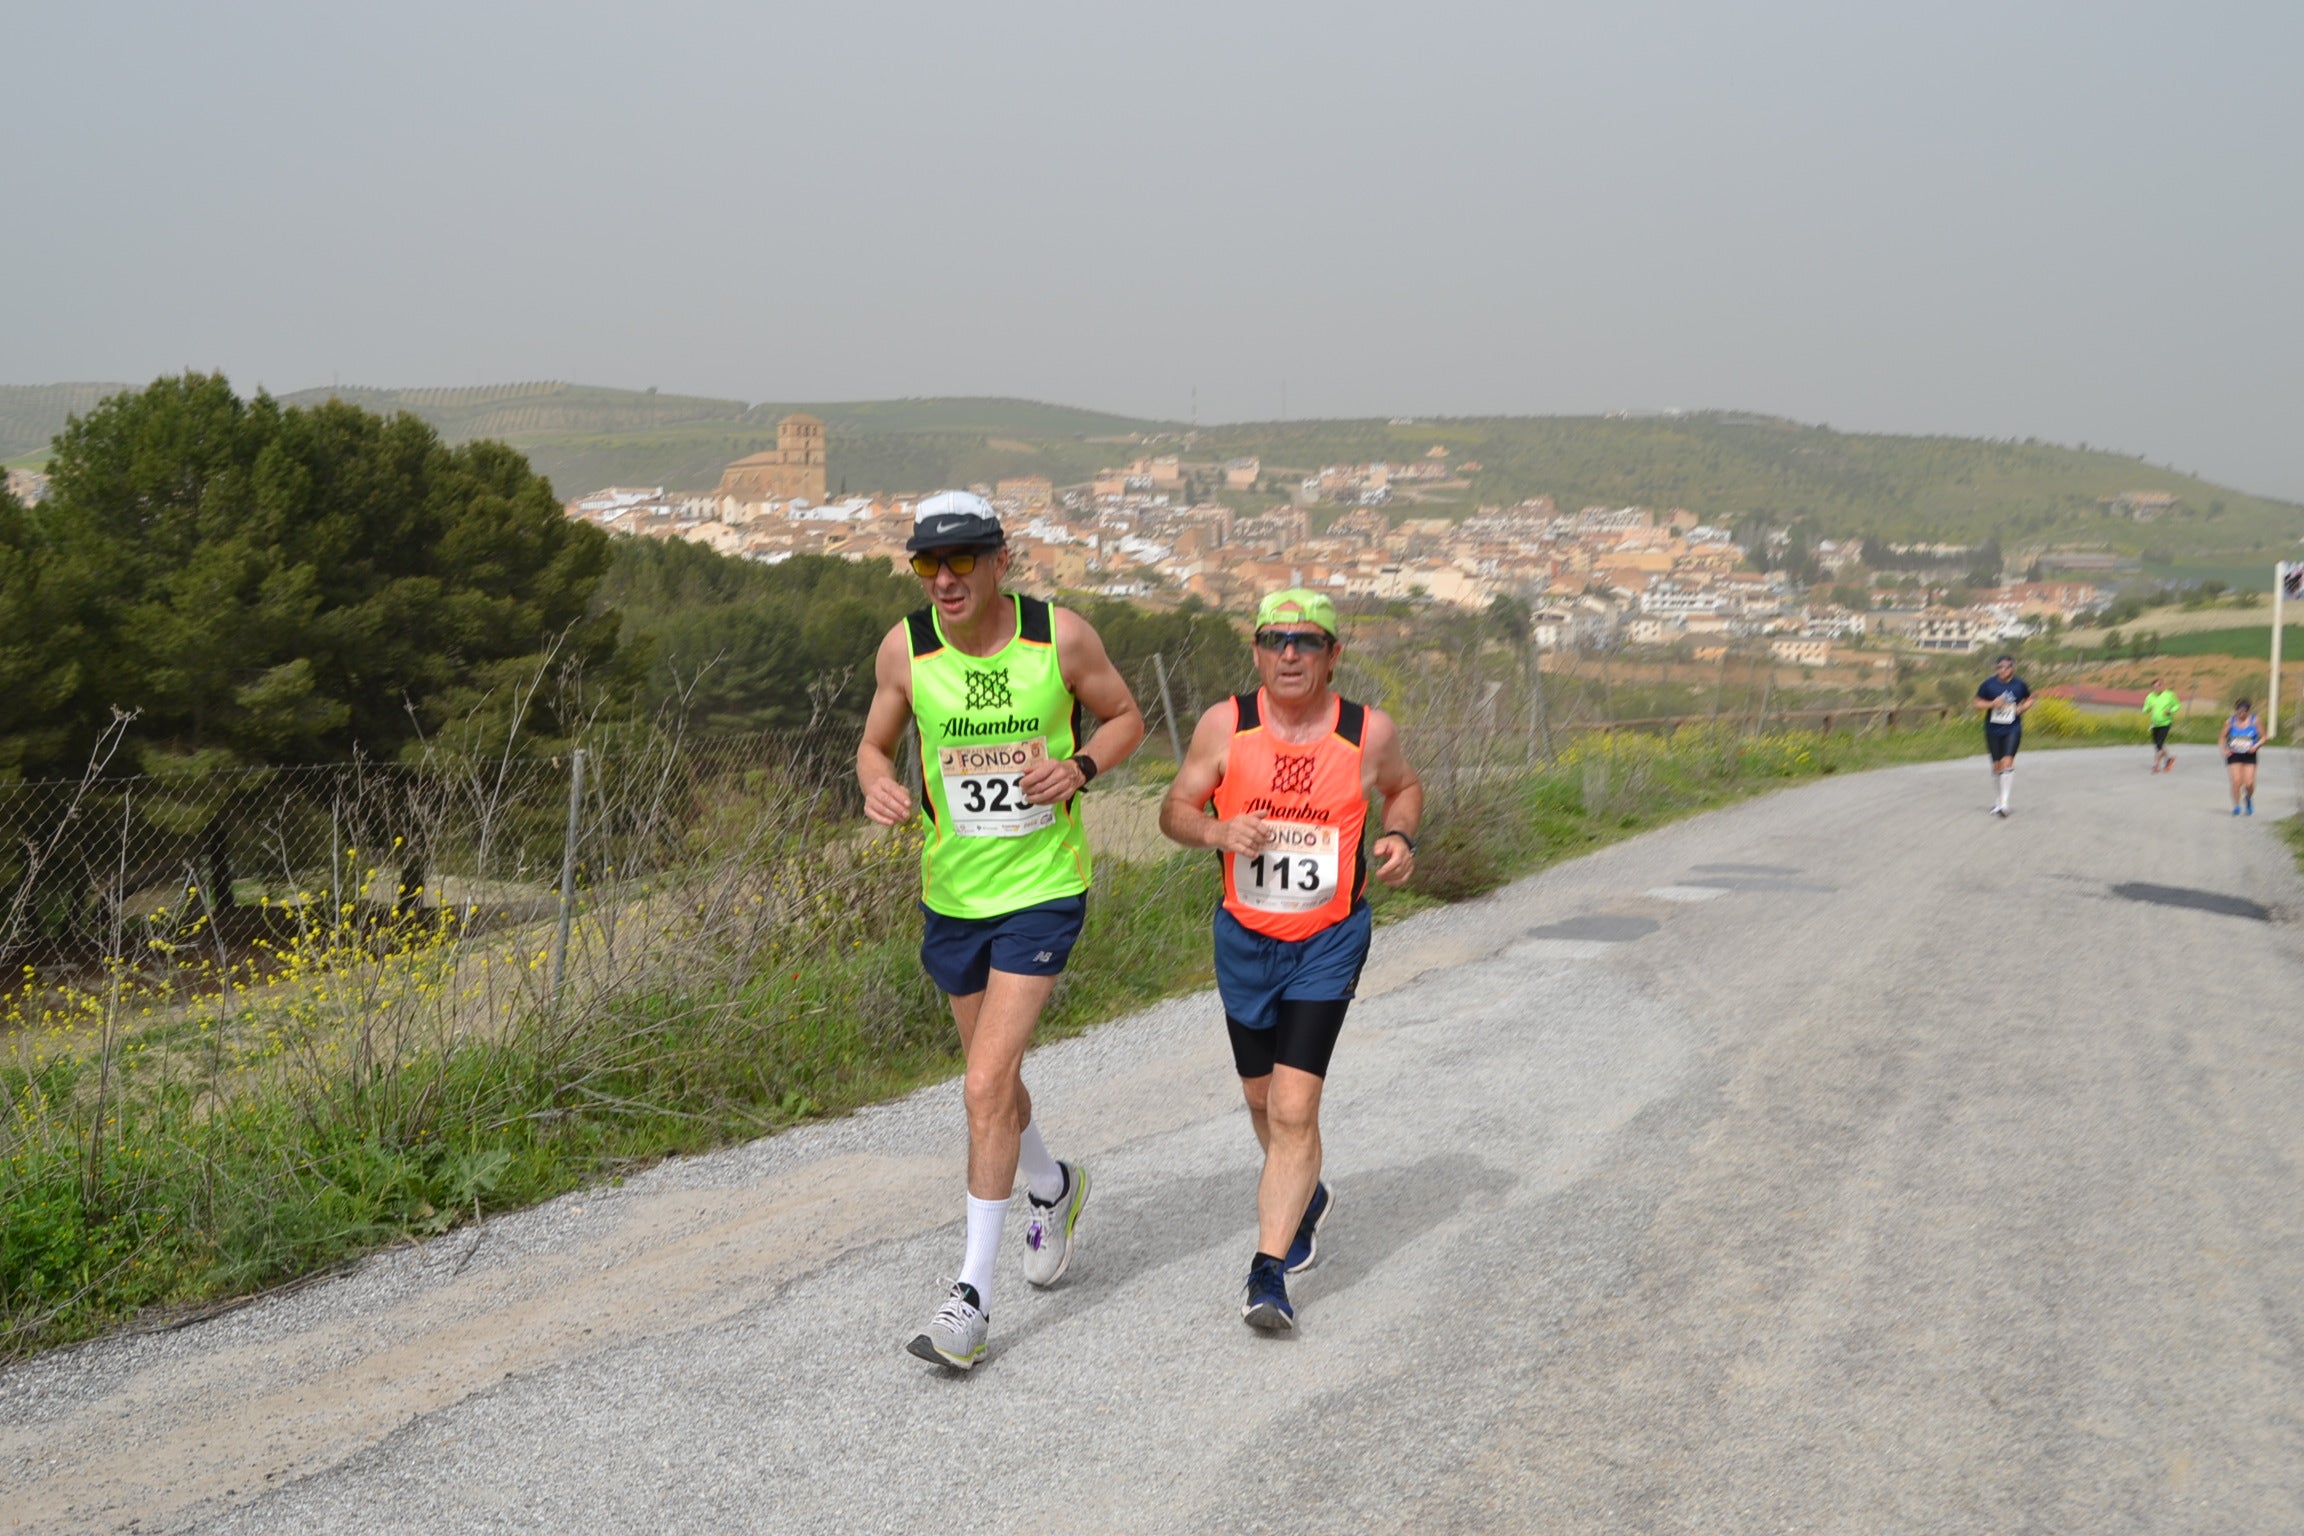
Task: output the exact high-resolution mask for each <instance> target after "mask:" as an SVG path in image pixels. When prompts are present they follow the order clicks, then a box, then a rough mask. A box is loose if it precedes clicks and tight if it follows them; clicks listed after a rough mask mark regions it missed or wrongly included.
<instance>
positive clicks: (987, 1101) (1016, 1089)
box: [960, 1062, 1023, 1121]
mask: <svg viewBox="0 0 2304 1536" xmlns="http://www.w3.org/2000/svg"><path fill="white" fill-rule="evenodd" d="M1022 1088H1023V1081H1022V1079H1020V1078H1019V1077H1018V1076H1017V1075H1016V1071H1015V1069H1014V1068H1013V1067H1011V1066H1009V1065H1008V1064H1007V1063H1006V1062H1002V1063H1001V1064H999V1065H998V1066H985V1067H982V1068H977V1067H970V1068H969V1069H968V1074H967V1076H966V1077H965V1078H963V1079H962V1080H961V1085H960V1096H961V1098H962V1099H963V1101H965V1102H966V1104H967V1106H968V1118H969V1119H971V1120H984V1121H994V1120H998V1119H1000V1118H1001V1117H1003V1116H1013V1115H1014V1114H1015V1112H1016V1105H1017V1100H1018V1097H1019V1095H1020V1091H1021V1089H1022Z"/></svg>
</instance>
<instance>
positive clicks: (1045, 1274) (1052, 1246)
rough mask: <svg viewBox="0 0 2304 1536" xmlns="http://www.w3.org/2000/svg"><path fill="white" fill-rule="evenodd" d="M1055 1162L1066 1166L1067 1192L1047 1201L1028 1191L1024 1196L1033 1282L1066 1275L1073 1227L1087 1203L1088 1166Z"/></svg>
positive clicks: (1027, 1265)
mask: <svg viewBox="0 0 2304 1536" xmlns="http://www.w3.org/2000/svg"><path fill="white" fill-rule="evenodd" d="M1056 1166H1057V1167H1059V1168H1062V1169H1063V1170H1064V1193H1062V1194H1061V1195H1058V1196H1057V1197H1056V1199H1055V1201H1054V1202H1053V1203H1051V1204H1048V1205H1042V1204H1041V1203H1040V1202H1039V1201H1038V1200H1035V1199H1033V1198H1032V1195H1031V1193H1030V1192H1029V1191H1027V1192H1026V1193H1025V1196H1024V1212H1025V1219H1024V1278H1025V1279H1026V1280H1029V1281H1031V1282H1032V1283H1033V1284H1034V1285H1042V1286H1046V1285H1054V1284H1055V1283H1056V1282H1057V1281H1059V1280H1061V1279H1063V1278H1064V1270H1065V1268H1066V1267H1067V1266H1068V1265H1070V1264H1071V1262H1072V1229H1073V1228H1074V1227H1076V1226H1078V1225H1079V1224H1080V1208H1081V1207H1082V1206H1084V1205H1086V1204H1087V1203H1088V1170H1087V1169H1085V1168H1083V1167H1081V1166H1080V1165H1079V1164H1078V1163H1058V1164H1057V1165H1056Z"/></svg>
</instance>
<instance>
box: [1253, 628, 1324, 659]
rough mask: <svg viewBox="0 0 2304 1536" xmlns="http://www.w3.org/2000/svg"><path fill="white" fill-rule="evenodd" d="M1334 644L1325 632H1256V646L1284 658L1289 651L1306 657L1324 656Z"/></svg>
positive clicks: (1274, 630)
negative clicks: (1294, 651) (1301, 653)
mask: <svg viewBox="0 0 2304 1536" xmlns="http://www.w3.org/2000/svg"><path fill="white" fill-rule="evenodd" d="M1335 643H1336V642H1335V640H1334V639H1333V638H1331V637H1330V636H1329V634H1328V633H1327V631H1325V630H1318V629H1260V630H1258V631H1256V646H1257V649H1259V650H1265V651H1270V652H1271V653H1272V654H1273V655H1275V656H1284V655H1286V654H1287V653H1288V652H1289V651H1291V650H1296V651H1301V652H1303V653H1304V654H1305V655H1308V656H1324V655H1326V654H1327V653H1328V647H1330V646H1331V645H1334V644H1335Z"/></svg>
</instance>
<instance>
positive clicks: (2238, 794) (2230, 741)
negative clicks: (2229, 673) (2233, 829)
mask: <svg viewBox="0 0 2304 1536" xmlns="http://www.w3.org/2000/svg"><path fill="white" fill-rule="evenodd" d="M2263 745H2264V722H2263V721H2262V720H2259V719H2258V718H2257V717H2256V711H2255V710H2254V709H2252V708H2250V707H2249V703H2248V701H2247V700H2246V699H2234V700H2233V701H2232V717H2231V718H2230V719H2228V720H2226V721H2225V722H2224V766H2225V770H2226V771H2227V772H2228V773H2230V774H2231V775H2232V814H2233V815H2235V816H2238V815H2239V814H2241V812H2242V811H2246V812H2247V814H2249V815H2250V816H2253V815H2255V814H2256V749H2257V748H2259V747H2261V746H2263Z"/></svg>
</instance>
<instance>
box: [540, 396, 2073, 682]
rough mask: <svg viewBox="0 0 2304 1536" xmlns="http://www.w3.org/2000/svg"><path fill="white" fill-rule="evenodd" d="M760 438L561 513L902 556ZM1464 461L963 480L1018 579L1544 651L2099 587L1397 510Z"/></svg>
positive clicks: (1151, 462)
mask: <svg viewBox="0 0 2304 1536" xmlns="http://www.w3.org/2000/svg"><path fill="white" fill-rule="evenodd" d="M777 439H778V446H777V447H776V448H774V449H772V450H770V451H768V452H766V453H759V454H754V455H752V456H750V457H748V458H743V459H739V460H737V461H736V462H734V463H732V464H730V465H729V466H728V467H727V469H726V471H725V472H724V473H723V475H722V476H721V480H720V483H719V485H718V486H716V487H714V488H713V489H712V490H711V491H709V492H704V493H697V494H667V493H666V492H665V491H664V489H663V488H661V487H645V488H644V487H627V486H610V487H607V488H605V489H602V490H598V491H594V492H592V493H591V494H589V495H585V496H580V497H577V498H576V499H575V500H573V501H570V502H569V503H568V504H567V513H568V515H569V516H570V517H572V518H580V519H582V520H584V521H587V522H591V523H595V524H597V525H599V526H600V527H602V528H604V529H606V530H608V531H609V532H611V533H615V534H621V535H625V536H629V537H634V538H653V539H686V540H690V541H693V542H695V543H699V544H703V545H707V546H709V547H710V548H712V549H714V550H717V551H719V552H720V553H721V554H724V555H729V556H734V557H737V558H740V559H746V560H759V561H764V562H769V563H774V562H777V561H782V560H788V559H790V558H791V557H792V556H794V555H802V554H820V555H835V556H839V557H842V558H844V559H850V560H867V561H886V562H888V563H889V564H890V565H891V566H893V567H895V568H898V569H901V568H902V567H903V565H904V560H905V554H904V541H905V539H906V538H907V537H908V536H909V535H910V532H911V526H912V508H913V504H914V502H915V500H916V499H917V498H916V497H913V496H888V495H869V496H866V495H854V496H851V495H827V493H826V490H825V476H826V464H827V458H826V445H825V438H824V424H823V423H822V422H821V421H818V420H817V419H816V418H814V417H811V416H803V415H795V416H789V417H786V418H785V419H784V420H783V421H782V422H781V423H780V424H779V428H778V434H777ZM1478 470H1479V465H1478V464H1477V463H1474V462H1469V461H1464V462H1457V461H1452V459H1451V457H1450V454H1449V452H1448V450H1447V448H1446V447H1445V446H1443V445H1438V444H1436V445H1434V446H1433V447H1432V448H1431V449H1429V450H1428V451H1427V452H1426V453H1425V454H1424V455H1423V456H1422V457H1420V458H1417V459H1415V460H1412V461H1410V462H1407V463H1391V462H1379V463H1365V464H1329V465H1323V466H1320V467H1319V468H1318V469H1316V470H1312V471H1307V472H1302V473H1297V472H1289V473H1287V474H1285V475H1279V474H1276V473H1275V472H1274V471H1272V470H1271V469H1269V468H1268V467H1267V466H1265V465H1264V464H1262V463H1261V462H1259V461H1258V460H1256V459H1253V458H1246V459H1233V460H1229V461H1217V460H1206V461H1196V460H1194V459H1192V458H1190V457H1188V456H1187V455H1186V454H1184V453H1156V454H1151V455H1146V456H1139V457H1136V458H1134V459H1132V460H1131V461H1130V462H1128V463H1126V464H1121V465H1115V466H1113V467H1112V468H1109V469H1106V470H1103V471H1101V472H1099V473H1098V474H1097V475H1096V476H1095V477H1094V478H1093V479H1092V480H1089V481H1087V482H1084V483H1082V484H1079V485H1066V486H1059V485H1054V484H1052V483H1050V482H1049V481H1048V480H1047V479H1045V478H1043V477H1040V476H1025V477H1023V478H1020V479H1010V480H1001V481H998V482H997V483H993V484H986V485H976V486H971V487H969V489H971V490H974V491H976V492H977V493H979V494H981V495H984V496H986V497H988V498H990V499H991V501H992V503H993V504H994V505H995V506H997V507H998V508H999V509H1000V512H1001V515H1002V518H1003V520H1004V521H1005V522H1006V524H1007V526H1008V529H1009V543H1010V546H1011V548H1012V549H1013V550H1014V551H1015V560H1016V578H1017V580H1018V581H1019V582H1020V583H1022V584H1024V585H1027V586H1037V587H1040V588H1043V589H1047V590H1057V589H1061V590H1066V591H1073V592H1083V593H1092V594H1098V595H1103V596H1111V597H1124V598H1130V599H1136V600H1140V601H1146V602H1151V603H1156V604H1158V603H1180V602H1182V601H1183V600H1185V599H1187V598H1198V599H1200V600H1201V601H1202V602H1203V603H1205V604H1207V605H1208V606H1210V607H1214V608H1218V609H1222V610H1224V611H1228V612H1237V611H1240V610H1241V609H1243V608H1244V607H1246V606H1247V605H1248V604H1249V602H1250V601H1251V600H1252V598H1253V595H1254V594H1257V593H1260V592H1264V591H1268V590H1270V589H1272V588H1274V587H1280V586H1311V587H1317V588H1322V589H1325V590H1328V591H1331V592H1333V593H1334V594H1335V595H1336V596H1337V597H1338V598H1340V599H1361V600H1373V601H1376V602H1387V601H1409V602H1427V603H1436V604H1447V605H1453V606H1456V607H1459V608H1466V609H1476V610H1477V609H1485V608H1487V607H1489V606H1490V605H1491V604H1492V603H1493V602H1494V600H1495V599H1497V598H1499V597H1510V598H1515V599H1518V600H1519V601H1521V602H1524V603H1526V604H1527V605H1528V607H1529V610H1530V631H1531V638H1532V639H1533V640H1534V641H1535V643H1536V644H1537V645H1539V646H1541V647H1543V648H1545V649H1547V650H1562V649H1585V648H1590V647H1593V646H1603V645H1605V646H1613V645H1629V646H1640V647H1656V648H1664V649H1671V650H1675V651H1677V652H1678V653H1680V654H1683V655H1686V656H1688V657H1689V658H1690V659H1692V660H1699V661H1701V660H1708V659H1711V658H1713V657H1715V656H1717V655H1719V654H1721V652H1722V651H1723V650H1724V649H1725V648H1726V647H1727V646H1728V645H1729V644H1730V643H1732V642H1735V641H1740V640H1749V641H1761V642H1764V643H1765V644H1766V647H1767V649H1768V650H1769V652H1770V653H1771V654H1772V655H1773V656H1774V657H1775V658H1776V659H1777V660H1779V661H1782V662H1787V663H1791V664H1794V665H1800V666H1818V667H1821V666H1829V665H1834V664H1846V663H1849V662H1858V661H1859V658H1858V657H1856V656H1854V655H1851V654H1847V653H1849V652H1851V651H1856V650H1863V651H1870V652H1874V653H1893V652H1895V651H1899V650H1903V651H1920V652H1955V653H1958V652H1973V651H1976V650H1979V649H1982V648H1983V647H1985V646H1988V645H1994V644H2001V643H2005V642H2007V641H2011V640H2016V639H2021V638H2023V637H2025V636H2029V635H2035V634H2039V633H2042V632H2045V631H2051V630H2054V629H2058V628H2061V627H2063V626H2064V625H2066V624H2069V623H2071V622H2073V621H2074V620H2076V619H2078V618H2079V617H2081V616H2082V615H2084V614H2085V613H2087V612H2088V611H2089V610H2091V609H2094V608H2096V607H2099V606H2100V605H2101V604H2102V603H2103V601H2104V600H2105V598H2106V597H2107V596H2108V595H2109V594H2108V593H2106V592H2105V591H2103V590H2100V589H2099V587H2098V586H2097V585H2096V584H2095V583H2093V582H2090V581H2086V580H2034V581H2015V582H2006V581H2003V582H1996V583H1991V584H1986V585H1971V584H1970V582H1969V580H1967V579H1965V571H1966V567H1964V566H1963V565H1962V564H1961V561H1962V557H1963V556H1964V555H1966V554H1969V553H1971V552H1969V551H1965V550H1963V549H1960V548H1957V547H1949V546H1940V545H1939V546H1924V547H1907V546H1897V547H1896V548H1895V550H1894V551H1893V552H1894V553H1895V554H1896V555H1898V556H1909V557H1912V559H1913V560H1914V562H1915V563H1918V564H1920V565H1922V566H1924V567H1926V568H1927V569H1926V571H1925V573H1924V574H1918V575H1907V574H1900V573H1876V574H1875V575H1874V576H1873V577H1872V581H1873V582H1874V583H1875V585H1871V586H1867V587H1864V588H1862V589H1860V590H1852V589H1850V588H1847V587H1844V586H1840V585H1838V584H1837V583H1836V582H1835V578H1836V577H1837V576H1838V574H1839V573H1840V572H1841V571H1842V570H1843V569H1844V568H1847V567H1851V566H1854V565H1856V564H1857V563H1858V561H1859V558H1860V551H1859V550H1858V548H1857V546H1856V545H1855V544H1854V543H1853V542H1850V543H1847V544H1836V543H1834V542H1833V541H1831V540H1823V541H1821V542H1819V543H1818V544H1817V545H1816V546H1815V548H1814V549H1813V550H1807V551H1803V552H1802V560H1801V562H1800V563H1801V564H1803V565H1805V566H1810V567H1812V569H1811V570H1808V571H1795V570H1791V569H1787V568H1785V565H1784V563H1783V561H1782V558H1781V557H1783V556H1784V555H1785V554H1786V550H1785V547H1784V546H1785V545H1786V544H1787V543H1788V542H1789V539H1790V535H1788V534H1786V533H1784V532H1783V531H1781V530H1776V531H1772V532H1768V533H1764V534H1762V535H1761V537H1760V539H1759V540H1757V541H1756V542H1758V543H1759V544H1760V546H1761V547H1760V549H1758V550H1757V551H1756V550H1754V549H1750V548H1747V547H1746V546H1745V545H1744V544H1742V543H1739V542H1738V541H1737V539H1736V538H1735V537H1734V536H1733V535H1732V533H1731V532H1730V530H1729V529H1727V528H1725V527H1719V526H1714V525H1711V524H1709V523H1707V522H1706V521H1705V519H1704V518H1703V517H1702V516H1701V515H1699V514H1698V513H1696V512H1693V511H1690V510H1688V509H1685V508H1679V507H1671V508H1663V509H1650V508H1646V507H1581V508H1577V509H1575V510H1573V511H1565V512H1564V511H1562V510H1561V509H1560V508H1559V507H1557V506H1555V505H1554V504H1553V502H1552V500H1551V498H1549V497H1544V496H1538V497H1534V498H1531V499H1529V500H1526V501H1522V502H1520V503H1518V504H1517V505H1514V506H1480V507H1478V508H1476V509H1475V510H1474V511H1473V512H1472V513H1471V515H1469V516H1464V517H1461V518H1450V517H1439V516H1420V515H1417V513H1418V511H1419V510H1420V509H1419V508H1418V507H1417V506H1416V505H1415V499H1416V498H1417V496H1418V495H1419V493H1421V492H1425V491H1440V490H1451V489H1462V488H1464V487H1466V486H1467V485H1468V484H1469V479H1468V477H1469V476H1470V475H1472V474H1474V473H1477V472H1478ZM1211 487H1222V488H1223V489H1224V490H1225V491H1227V492H1233V493H1251V494H1256V493H1262V494H1263V495H1266V496H1269V498H1270V500H1269V505H1268V506H1266V507H1265V509H1264V510H1261V511H1242V510H1239V509H1238V508H1237V507H1236V506H1235V505H1233V504H1231V502H1230V501H1220V500H1216V499H1214V498H1213V497H1212V496H1208V495H1207V489H1208V488H1211ZM1196 492H1197V493H1198V496H1197V499H1196V495H1195V493H1196ZM1238 499H1239V498H1238V497H1237V496H1235V497H1233V498H1231V501H1237V500H1238ZM1315 528H1318V530H1319V531H1318V532H1315V531H1314V530H1315ZM1756 554H1757V555H1759V556H1760V557H1761V558H1758V559H1755V558H1754V556H1755V555H1756ZM1771 556H1773V557H1776V558H1769V557H1771ZM1995 557H1996V552H1995ZM1768 567H1774V568H1772V569H1771V568H1768ZM1803 575H1805V576H1808V577H1809V578H1810V579H1807V580H1802V579H1800V578H1801V577H1802V576H1803ZM1890 583H1892V584H1890ZM1954 597H1956V598H1959V599H1960V601H1959V602H1958V603H1957V604H1956V605H1955V604H1953V603H1950V602H1948V601H1947V599H1948V598H1954ZM1879 659H1880V661H1881V662H1882V663H1885V662H1887V660H1888V654H1880V656H1879Z"/></svg>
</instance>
